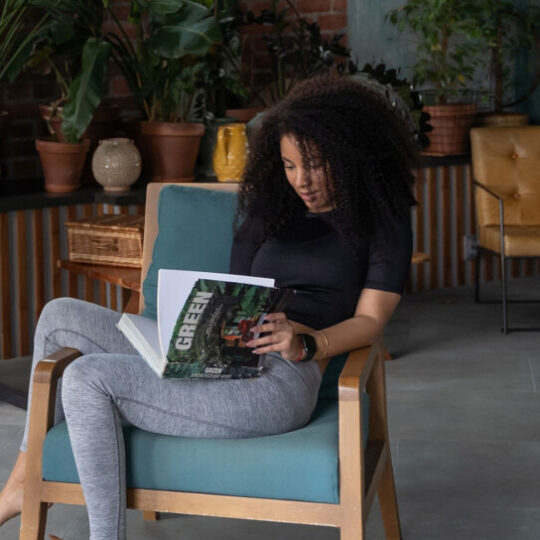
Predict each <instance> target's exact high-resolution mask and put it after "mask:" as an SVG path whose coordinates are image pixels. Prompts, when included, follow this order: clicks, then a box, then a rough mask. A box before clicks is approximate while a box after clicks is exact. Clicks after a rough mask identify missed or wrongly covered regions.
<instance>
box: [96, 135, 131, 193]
mask: <svg viewBox="0 0 540 540" xmlns="http://www.w3.org/2000/svg"><path fill="white" fill-rule="evenodd" d="M92 172H93V174H94V177H95V179H96V181H97V182H98V183H99V184H101V185H102V186H103V189H104V190H105V191H110V192H118V191H126V190H128V189H129V187H130V186H131V184H133V183H134V182H136V181H137V179H138V178H139V176H140V174H141V154H140V152H139V150H138V149H137V147H136V146H135V144H133V141H132V140H131V139H126V138H114V139H103V140H102V141H99V146H98V147H97V148H96V150H95V152H94V155H93V156H92Z"/></svg>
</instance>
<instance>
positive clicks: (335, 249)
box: [230, 211, 412, 329]
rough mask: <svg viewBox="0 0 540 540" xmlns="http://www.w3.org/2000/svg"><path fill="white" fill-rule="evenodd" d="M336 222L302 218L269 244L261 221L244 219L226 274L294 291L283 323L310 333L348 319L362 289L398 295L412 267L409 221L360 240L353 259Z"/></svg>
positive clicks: (325, 216) (327, 215)
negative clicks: (265, 279) (287, 321)
mask: <svg viewBox="0 0 540 540" xmlns="http://www.w3.org/2000/svg"><path fill="white" fill-rule="evenodd" d="M334 216H335V213H334V212H333V211H330V212H324V213H320V214H310V213H304V214H302V215H300V216H298V218H297V219H295V220H294V221H293V222H292V223H291V224H290V225H289V227H288V228H287V230H286V231H284V232H283V233H282V234H280V235H279V236H277V237H275V238H274V237H272V238H267V239H264V234H263V227H262V221H261V220H258V219H252V218H248V219H246V220H245V221H244V223H243V224H242V226H241V227H240V228H239V230H238V232H237V233H236V235H235V237H234V242H233V247H232V252H231V265H230V272H231V273H232V274H244V275H253V276H259V277H268V278H274V279H275V281H276V286H278V287H291V288H293V289H295V290H296V291H297V293H296V295H295V296H294V297H293V298H292V299H291V300H290V301H289V303H288V305H287V308H286V310H285V312H286V314H287V317H289V318H290V319H291V320H293V321H297V322H300V323H303V324H305V325H307V326H309V327H311V328H314V329H320V328H326V327H328V326H331V325H333V324H336V323H338V322H341V321H343V320H345V319H348V318H350V317H352V316H353V315H354V311H355V308H356V304H357V303H358V298H359V296H360V292H361V291H362V289H363V288H367V289H378V290H381V291H389V292H395V293H398V294H402V292H403V289H404V287H405V282H406V279H407V276H408V273H409V267H410V261H411V250H412V232H411V224H410V219H407V220H406V221H403V222H397V221H396V222H395V223H392V224H391V225H390V226H389V227H388V229H387V231H386V232H385V233H384V234H383V233H381V234H378V235H376V236H375V237H374V238H372V239H369V238H365V239H363V240H361V241H360V243H359V250H358V256H355V254H354V252H353V247H352V245H351V243H350V242H349V241H348V240H347V239H346V238H344V236H343V235H342V234H340V233H339V232H338V230H337V229H336V228H335V226H334V225H333V220H334Z"/></svg>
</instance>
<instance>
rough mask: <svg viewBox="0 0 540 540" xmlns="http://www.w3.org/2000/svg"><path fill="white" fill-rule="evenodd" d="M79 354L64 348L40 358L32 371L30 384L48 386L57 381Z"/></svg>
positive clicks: (74, 350)
mask: <svg viewBox="0 0 540 540" xmlns="http://www.w3.org/2000/svg"><path fill="white" fill-rule="evenodd" d="M81 354H82V353H81V352H80V351H78V350H77V349H72V348H70V347H64V348H63V349H60V350H59V351H56V352H55V353H53V354H50V355H49V356H46V357H45V358H42V359H41V360H40V361H39V362H38V364H37V366H36V369H35V370H34V377H33V379H32V384H34V383H44V384H49V385H50V384H52V383H53V382H55V381H57V380H58V379H59V378H60V377H61V376H62V373H63V372H64V369H66V368H67V367H68V365H69V364H70V363H71V362H73V360H75V358H77V357H79V356H81ZM55 393H56V392H55Z"/></svg>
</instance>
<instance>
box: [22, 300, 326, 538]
mask: <svg viewBox="0 0 540 540" xmlns="http://www.w3.org/2000/svg"><path fill="white" fill-rule="evenodd" d="M118 318H119V314H118V313H117V312H115V311H111V310H108V309H106V308H102V307H100V306H97V305H94V304H90V303H88V302H83V301H81V300H74V299H70V298H60V299H57V300H53V301H52V302H49V303H48V304H47V305H46V306H45V308H44V309H43V312H42V314H41V317H40V319H39V323H38V326H37V329H36V335H35V343H34V365H35V364H36V362H37V361H38V360H39V359H41V358H43V357H44V356H46V355H47V354H50V353H52V352H54V351H55V350H58V349H59V348H60V347H63V346H69V347H74V348H76V349H79V350H80V351H81V352H82V353H83V356H81V357H79V358H78V359H77V360H75V361H74V362H72V363H71V364H70V365H69V366H68V368H67V369H66V371H65V372H64V377H63V381H62V382H61V384H59V385H58V386H59V388H58V390H59V393H58V397H57V401H56V412H55V423H56V422H59V421H61V420H62V419H63V417H64V414H65V418H66V421H67V424H68V431H69V437H70V440H71V446H72V448H73V453H74V456H75V462H76V465H77V470H78V473H79V477H80V480H81V485H82V488H83V491H84V496H85V499H86V506H87V510H88V516H89V521H90V539H91V540H123V539H124V538H125V537H126V525H125V522H126V519H125V513H126V509H125V506H126V499H125V497H126V495H125V493H126V486H125V451H124V442H123V436H122V429H121V422H120V419H121V418H123V419H125V420H127V421H128V422H130V423H131V424H133V425H135V426H137V427H139V428H141V429H144V430H146V431H151V432H154V433H160V434H164V435H173V436H186V437H218V438H247V437H258V436H263V435H271V434H276V433H284V432H286V431H290V430H293V429H296V428H299V427H301V426H302V425H304V424H305V423H306V422H307V421H308V420H309V418H310V416H311V414H312V412H313V409H314V407H315V403H316V399H317V391H318V388H319V385H320V382H321V373H320V370H319V368H318V366H317V364H316V363H315V362H307V363H300V364H294V363H292V362H290V361H289V360H286V359H284V358H283V357H282V356H280V355H279V354H269V355H267V357H266V370H265V371H264V373H263V375H262V376H261V377H259V378H255V379H244V380H225V381H219V380H212V381H208V380H190V379H160V378H159V377H157V376H156V375H155V374H154V372H153V371H152V370H151V369H150V368H149V367H148V366H147V365H146V363H145V362H144V361H143V360H142V359H141V358H140V356H139V355H138V354H137V353H136V352H135V350H134V349H133V348H132V347H131V345H130V344H129V343H128V342H127V340H126V339H125V338H124V337H123V335H122V334H121V332H119V331H118V330H117V328H116V322H117V321H118ZM60 387H61V389H60ZM60 390H61V393H62V397H61V398H60ZM30 400H31V396H30V398H29V409H28V410H30ZM62 405H63V407H62ZM27 430H28V422H27V425H26V429H25V433H24V438H23V442H22V445H21V450H26V444H27V436H28V434H27Z"/></svg>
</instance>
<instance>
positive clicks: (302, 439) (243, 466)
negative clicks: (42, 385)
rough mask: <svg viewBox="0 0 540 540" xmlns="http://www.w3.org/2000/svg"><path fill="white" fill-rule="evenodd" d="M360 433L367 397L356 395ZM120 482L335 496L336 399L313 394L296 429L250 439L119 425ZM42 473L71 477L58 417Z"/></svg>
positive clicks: (292, 496)
mask: <svg viewBox="0 0 540 540" xmlns="http://www.w3.org/2000/svg"><path fill="white" fill-rule="evenodd" d="M362 407H363V421H364V434H363V435H364V440H365V438H366V434H367V429H368V427H367V426H368V422H369V397H368V396H367V394H364V395H363V397H362ZM124 439H125V445H126V456H127V460H126V462H127V470H126V473H127V485H128V487H138V488H146V489H162V490H170V491H186V492H195V493H217V494H222V495H237V496H245V497H262V498H270V499H288V500H297V501H312V502H325V503H333V504H337V503H338V502H339V455H338V403H337V401H335V400H333V399H330V400H320V401H319V403H318V405H317V408H316V410H315V412H314V414H313V417H312V419H311V421H310V422H309V423H308V424H307V425H306V426H304V427H303V428H302V429H299V430H296V431H291V432H289V433H284V434H282V435H272V436H268V437H257V438H252V439H191V438H184V437H170V436H166V435H156V434H153V433H149V432H146V431H142V430H140V429H138V428H135V427H133V426H130V425H125V426H124ZM43 478H44V479H45V480H49V481H53V482H70V483H78V482H79V478H78V475H77V470H76V467H75V461H74V459H73V454H72V452H71V446H70V443H69V437H68V433H67V428H66V424H65V422H61V423H60V424H57V425H56V426H54V427H53V428H52V429H51V430H50V431H49V432H48V434H47V437H46V439H45V443H44V445H43Z"/></svg>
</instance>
